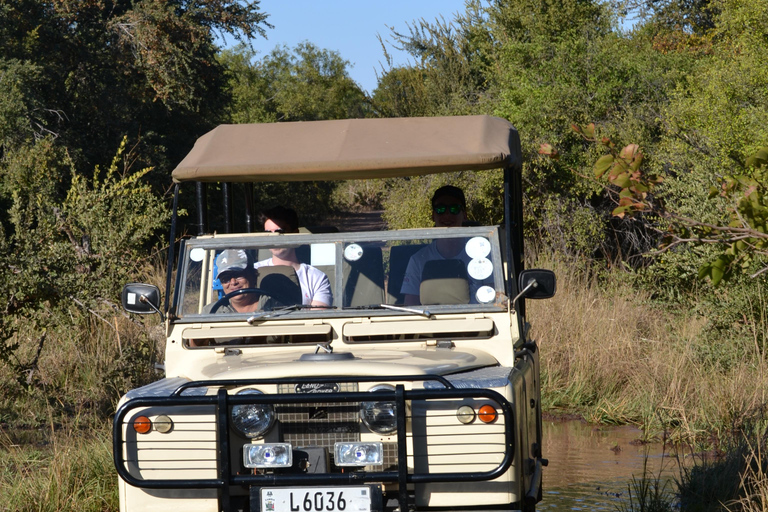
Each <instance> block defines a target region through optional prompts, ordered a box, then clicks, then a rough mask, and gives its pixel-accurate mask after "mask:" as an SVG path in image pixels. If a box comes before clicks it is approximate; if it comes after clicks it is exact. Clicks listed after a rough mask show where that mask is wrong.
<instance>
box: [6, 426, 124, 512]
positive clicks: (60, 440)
mask: <svg viewBox="0 0 768 512" xmlns="http://www.w3.org/2000/svg"><path fill="white" fill-rule="evenodd" d="M104 430H109V429H104ZM117 509H118V498H117V479H116V478H115V476H114V467H113V465H112V446H111V443H110V441H109V437H108V432H101V433H97V434H95V435H92V436H87V437H86V436H83V435H74V436H73V435H56V436H53V437H52V439H51V443H50V444H49V445H46V446H43V447H35V446H32V445H18V444H14V443H12V442H11V440H10V439H9V438H8V437H7V436H4V435H2V433H0V511H9V512H10V511H36V512H38V511H39V512H48V511H50V512H58V511H72V512H75V511H77V512H102V511H113V510H117Z"/></svg>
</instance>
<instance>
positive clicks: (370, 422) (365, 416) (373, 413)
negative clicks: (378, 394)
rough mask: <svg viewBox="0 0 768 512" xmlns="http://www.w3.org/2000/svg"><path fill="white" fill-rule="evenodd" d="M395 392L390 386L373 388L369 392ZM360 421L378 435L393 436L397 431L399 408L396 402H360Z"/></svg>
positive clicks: (384, 385)
mask: <svg viewBox="0 0 768 512" xmlns="http://www.w3.org/2000/svg"><path fill="white" fill-rule="evenodd" d="M382 389H386V390H390V391H391V390H393V389H394V387H393V386H390V385H389V384H381V385H379V386H374V387H372V388H371V389H370V390H369V391H380V390H382ZM360 419H361V420H362V421H363V423H364V424H365V426H366V427H368V428H369V429H370V430H371V431H372V432H376V433H377V434H391V433H392V432H394V431H395V430H397V407H396V406H395V402H387V401H379V402H360Z"/></svg>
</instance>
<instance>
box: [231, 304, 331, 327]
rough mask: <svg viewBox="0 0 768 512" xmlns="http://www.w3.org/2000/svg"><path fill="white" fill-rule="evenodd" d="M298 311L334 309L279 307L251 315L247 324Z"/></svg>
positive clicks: (303, 305)
mask: <svg viewBox="0 0 768 512" xmlns="http://www.w3.org/2000/svg"><path fill="white" fill-rule="evenodd" d="M299 309H318V310H321V309H322V310H327V309H335V308H333V307H331V306H328V307H323V306H313V305H311V304H291V305H289V306H281V307H279V308H275V309H273V310H271V311H260V312H258V313H256V314H255V315H251V316H249V317H248V320H246V322H248V323H249V324H250V325H253V324H254V323H255V322H256V321H257V320H261V319H263V318H275V317H277V316H282V315H284V314H286V313H290V312H291V311H296V310H299Z"/></svg>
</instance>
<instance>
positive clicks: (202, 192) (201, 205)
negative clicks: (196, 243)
mask: <svg viewBox="0 0 768 512" xmlns="http://www.w3.org/2000/svg"><path fill="white" fill-rule="evenodd" d="M177 186H178V185H177ZM195 202H196V203H197V204H196V206H197V236H200V235H204V234H205V232H206V231H207V230H208V187H207V185H206V184H205V183H202V182H200V181H198V182H195ZM173 211H174V215H175V214H176V209H175V208H174V210H173Z"/></svg>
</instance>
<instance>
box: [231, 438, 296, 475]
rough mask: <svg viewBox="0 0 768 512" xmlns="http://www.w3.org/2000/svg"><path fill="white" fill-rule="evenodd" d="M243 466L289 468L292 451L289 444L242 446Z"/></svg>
mask: <svg viewBox="0 0 768 512" xmlns="http://www.w3.org/2000/svg"><path fill="white" fill-rule="evenodd" d="M243 465H244V466H245V467H247V468H259V469H266V468H289V467H291V466H292V465H293V451H292V450H291V445H290V444H289V443H268V444H247V445H245V446H243Z"/></svg>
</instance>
